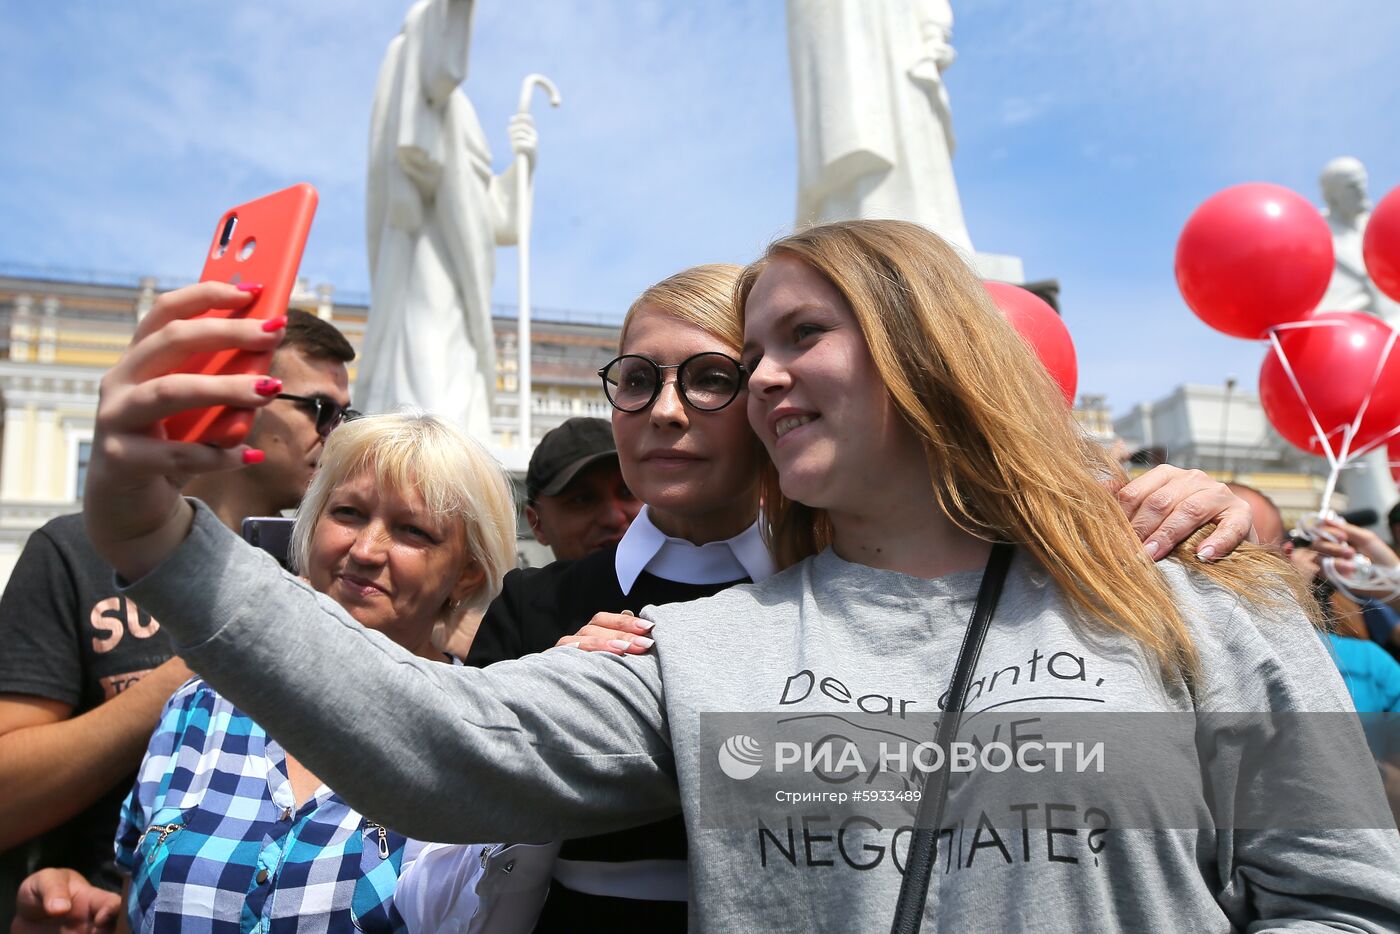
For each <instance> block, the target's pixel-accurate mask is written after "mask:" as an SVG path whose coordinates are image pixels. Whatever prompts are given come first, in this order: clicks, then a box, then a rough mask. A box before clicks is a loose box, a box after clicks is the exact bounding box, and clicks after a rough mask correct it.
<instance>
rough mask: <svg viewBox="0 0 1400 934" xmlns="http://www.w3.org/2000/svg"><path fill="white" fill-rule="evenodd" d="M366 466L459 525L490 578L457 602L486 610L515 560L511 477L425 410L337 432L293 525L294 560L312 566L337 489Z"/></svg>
mask: <svg viewBox="0 0 1400 934" xmlns="http://www.w3.org/2000/svg"><path fill="white" fill-rule="evenodd" d="M365 473H368V474H370V475H371V476H373V477H374V485H375V487H376V488H377V489H380V490H398V491H407V490H413V491H414V492H416V493H418V495H419V496H421V497H423V501H424V502H425V503H426V504H427V507H428V509H429V510H430V511H431V512H432V514H433V515H434V516H437V517H450V518H451V519H452V521H455V522H457V523H458V524H459V526H460V527H461V528H462V530H463V532H464V533H465V535H464V536H463V541H465V542H466V552H467V554H466V557H467V559H475V560H476V561H477V563H478V564H480V566H481V569H482V571H483V572H485V575H486V577H485V580H484V581H483V582H482V585H481V586H480V587H479V588H477V590H476V591H475V592H474V593H471V594H469V595H468V596H467V597H466V598H465V599H464V600H463V601H462V602H461V603H459V604H458V605H457V606H456V607H453V608H452V609H453V610H465V609H472V610H484V609H485V608H486V606H487V605H488V604H489V603H490V602H491V601H492V600H494V599H495V598H496V595H497V594H498V593H500V592H501V578H502V577H504V576H505V573H506V572H507V571H509V570H510V569H511V568H513V567H515V502H514V499H513V498H512V496H511V488H510V482H509V481H508V480H507V479H506V476H505V474H504V473H503V472H502V471H501V468H500V466H499V465H498V464H497V463H496V462H495V460H493V459H492V457H491V455H490V454H488V453H486V449H485V448H483V447H482V446H481V445H480V444H478V443H477V442H476V441H474V440H472V439H471V438H469V437H467V435H466V434H464V433H463V432H462V431H461V430H460V429H458V428H456V427H454V426H452V425H449V424H448V423H447V422H445V421H443V420H442V419H440V418H438V417H436V416H434V415H428V414H425V413H423V412H395V413H391V414H387V415H370V416H367V417H364V418H357V419H355V420H354V421H349V422H346V423H345V424H343V425H341V426H340V427H339V428H337V429H336V430H335V431H333V432H331V433H330V436H329V437H328V438H327V439H326V447H325V450H324V451H323V452H322V453H321V464H320V467H319V468H318V469H317V471H316V476H315V478H314V479H313V480H312V481H311V486H310V487H309V488H308V489H307V491H306V497H305V498H304V499H303V500H302V501H301V507H300V508H299V509H298V510H297V517H296V524H295V525H294V526H293V528H292V544H291V559H292V565H293V567H296V568H305V567H306V564H307V559H308V557H309V556H310V554H311V540H312V537H313V536H314V535H315V531H316V524H317V523H318V522H320V521H321V516H322V514H323V513H324V512H325V511H326V504H327V503H328V502H329V501H330V498H331V493H332V492H333V491H334V490H335V489H336V488H337V487H339V486H340V485H341V484H343V483H345V482H346V481H349V480H352V479H354V478H356V477H359V476H360V475H361V474H365Z"/></svg>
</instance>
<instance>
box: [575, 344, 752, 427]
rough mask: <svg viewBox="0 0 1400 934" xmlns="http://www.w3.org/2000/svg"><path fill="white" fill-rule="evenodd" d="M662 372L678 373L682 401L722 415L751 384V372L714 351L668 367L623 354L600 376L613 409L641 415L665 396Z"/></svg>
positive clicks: (644, 358)
mask: <svg viewBox="0 0 1400 934" xmlns="http://www.w3.org/2000/svg"><path fill="white" fill-rule="evenodd" d="M662 370H675V371H676V388H677V389H678V390H679V391H680V394H681V398H683V399H684V400H685V401H686V403H687V404H688V405H690V407H691V408H693V409H696V410H698V411H701V412H718V411H719V410H720V409H722V408H724V407H725V406H726V405H728V404H729V403H731V402H733V401H734V400H735V399H736V398H738V396H739V391H740V390H742V389H743V388H744V384H745V383H746V382H747V381H748V370H747V369H745V368H744V365H743V364H742V363H740V362H739V361H738V360H735V359H734V358H733V357H731V356H729V355H728V354H722V353H720V352H718V351H714V350H711V351H706V352H705V353H698V354H695V355H694V356H692V357H686V358H685V359H684V360H682V361H681V362H680V363H668V364H665V365H663V364H660V363H657V362H656V361H655V360H652V359H651V358H650V357H643V356H642V355H641V354H634V353H629V354H623V355H622V356H620V357H618V358H617V359H616V360H614V361H612V362H611V363H609V364H608V365H607V366H605V367H603V368H602V369H600V370H599V371H598V376H599V377H601V378H602V380H603V392H605V393H606V394H607V396H608V401H609V402H611V403H612V406H613V408H615V409H617V410H619V411H622V412H640V411H642V410H643V409H645V408H648V407H649V406H650V405H651V404H652V403H653V402H655V401H656V397H657V396H659V395H661V387H662V386H664V385H665V381H664V379H663V378H662V372H661V371H662Z"/></svg>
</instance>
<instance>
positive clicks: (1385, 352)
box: [1344, 328, 1400, 460]
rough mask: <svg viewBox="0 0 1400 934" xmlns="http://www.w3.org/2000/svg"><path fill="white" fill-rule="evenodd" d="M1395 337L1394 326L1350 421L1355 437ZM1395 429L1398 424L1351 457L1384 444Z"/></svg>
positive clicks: (1397, 428) (1399, 335) (1398, 335)
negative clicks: (1354, 418) (1363, 397)
mask: <svg viewBox="0 0 1400 934" xmlns="http://www.w3.org/2000/svg"><path fill="white" fill-rule="evenodd" d="M1397 337H1400V334H1397V333H1396V331H1395V329H1394V328H1390V337H1389V338H1387V339H1386V342H1385V349H1384V350H1382V351H1381V358H1380V360H1378V361H1377V362H1376V371H1375V373H1373V374H1372V375H1371V388H1370V389H1368V390H1367V391H1366V398H1365V399H1362V400H1361V408H1360V409H1359V410H1358V411H1357V413H1356V420H1355V421H1353V422H1352V423H1351V430H1352V433H1353V437H1355V433H1356V432H1357V431H1359V430H1360V428H1361V419H1362V417H1363V416H1365V414H1366V408H1367V407H1368V406H1369V405H1370V404H1371V395H1372V393H1374V392H1375V391H1376V387H1377V386H1379V385H1380V382H1381V371H1382V370H1384V369H1385V365H1386V362H1387V361H1388V360H1389V359H1390V352H1391V350H1392V349H1394V347H1395V339H1396V338H1397ZM1397 431H1400V426H1396V427H1395V428H1392V429H1391V430H1390V431H1388V432H1386V433H1385V434H1383V435H1381V436H1380V437H1379V438H1375V439H1373V440H1371V441H1370V442H1368V443H1367V444H1364V445H1362V446H1361V447H1360V448H1359V449H1357V450H1356V451H1355V452H1354V453H1353V454H1352V455H1351V459H1353V460H1354V459H1356V458H1358V457H1362V456H1364V455H1366V454H1369V453H1370V452H1371V451H1373V450H1375V448H1376V446H1377V445H1380V444H1384V443H1385V442H1386V441H1388V440H1389V439H1390V438H1391V437H1392V436H1393V435H1394V434H1395V433H1396V432H1397ZM1344 457H1345V455H1344Z"/></svg>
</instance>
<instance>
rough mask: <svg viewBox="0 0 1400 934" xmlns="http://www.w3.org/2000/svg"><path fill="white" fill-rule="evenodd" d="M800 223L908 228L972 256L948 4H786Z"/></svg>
mask: <svg viewBox="0 0 1400 934" xmlns="http://www.w3.org/2000/svg"><path fill="white" fill-rule="evenodd" d="M787 27H788V54H789V59H790V64H791V67H792V92H793V102H794V105H795V107H796V111H797V146H798V196H797V222H798V224H806V223H820V222H824V221H832V220H844V219H848V218H859V217H891V218H898V219H901V220H909V221H915V222H917V223H919V224H922V225H924V226H925V227H928V228H929V229H931V230H934V231H936V232H937V233H939V234H941V235H942V236H943V237H944V238H945V239H947V240H948V241H950V242H951V243H953V244H954V245H955V246H958V247H960V248H961V249H962V250H963V251H965V252H966V253H967V255H968V256H969V257H971V256H972V241H971V238H970V237H969V236H968V233H967V224H966V222H965V221H964V220H963V212H962V203H961V201H960V200H959V199H958V188H957V184H956V182H955V181H954V179H953V162H952V156H953V149H954V137H953V123H952V112H951V111H950V109H949V106H948V91H947V88H946V87H945V86H944V84H943V71H944V69H946V68H947V67H948V66H949V65H951V64H952V63H953V59H954V57H955V53H954V52H953V47H952V46H951V45H950V44H949V40H950V38H951V36H952V29H953V10H952V7H951V6H950V5H949V3H948V0H787Z"/></svg>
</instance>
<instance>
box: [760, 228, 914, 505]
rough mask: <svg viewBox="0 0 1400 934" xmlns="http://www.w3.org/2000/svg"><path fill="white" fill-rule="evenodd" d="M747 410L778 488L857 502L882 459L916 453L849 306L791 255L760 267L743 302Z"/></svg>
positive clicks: (817, 499)
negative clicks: (775, 470) (776, 479)
mask: <svg viewBox="0 0 1400 934" xmlns="http://www.w3.org/2000/svg"><path fill="white" fill-rule="evenodd" d="M742 360H743V361H744V363H745V364H746V365H747V366H748V368H749V371H750V375H749V397H748V416H749V423H750V425H752V427H753V431H754V432H755V433H756V434H757V435H758V437H759V438H760V440H762V441H763V444H764V446H765V447H766V448H767V449H768V454H769V456H770V457H771V458H772V459H773V464H774V466H775V467H776V468H777V470H778V481H779V485H780V486H781V488H782V491H783V495H784V496H786V497H787V498H788V499H791V500H794V501H795V502H799V503H803V504H805V505H807V506H811V507H813V508H818V509H827V510H846V511H860V509H861V507H862V506H863V505H864V504H865V503H868V502H870V501H871V500H872V499H873V498H878V495H879V493H880V492H881V490H882V487H883V483H884V479H883V478H884V477H885V473H886V469H887V468H888V467H889V465H891V464H893V463H898V462H902V461H896V460H894V459H904V458H909V457H917V458H920V459H921V460H922V459H923V456H924V455H923V446H922V444H921V443H920V442H919V439H918V437H917V435H916V434H915V433H914V431H913V430H912V429H911V428H910V427H909V425H908V423H907V422H906V421H905V420H904V418H903V417H902V416H901V415H900V414H899V412H898V411H897V410H896V409H895V407H894V403H893V402H892V401H891V399H890V397H889V393H888V392H887V391H886V389H885V383H884V380H883V379H882V378H881V377H880V373H879V371H878V370H877V369H876V367H875V361H874V359H873V358H872V357H871V355H870V348H869V347H868V346H867V344H866V342H865V337H864V335H863V334H862V333H861V330H860V325H859V323H858V322H857V321H856V317H855V314H854V312H852V311H851V308H850V306H849V305H848V304H847V302H846V300H845V299H844V298H843V297H842V295H841V293H840V292H839V291H837V289H836V287H835V286H834V285H832V284H831V282H829V281H828V280H827V279H826V277H824V276H822V275H821V274H820V273H818V272H817V271H816V270H814V269H812V267H811V266H808V265H807V264H806V263H804V262H802V261H801V260H799V259H796V258H795V257H792V256H786V255H782V254H779V255H778V256H775V257H774V258H773V259H772V260H771V261H769V262H768V264H767V265H766V266H765V267H764V269H763V271H762V273H760V274H759V277H758V280H757V281H756V282H755V283H754V286H753V289H752V291H751V292H750V293H749V297H748V303H747V305H746V307H745V323H744V351H743V357H742Z"/></svg>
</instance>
